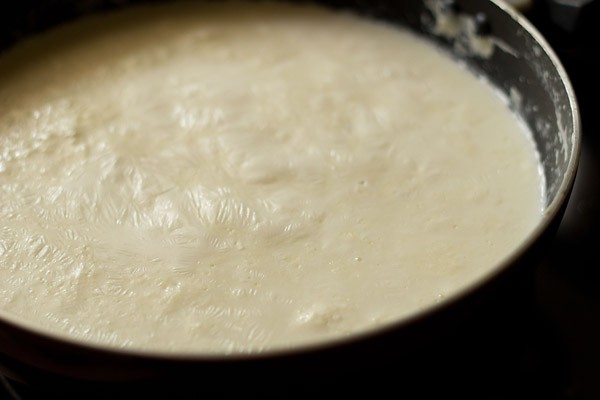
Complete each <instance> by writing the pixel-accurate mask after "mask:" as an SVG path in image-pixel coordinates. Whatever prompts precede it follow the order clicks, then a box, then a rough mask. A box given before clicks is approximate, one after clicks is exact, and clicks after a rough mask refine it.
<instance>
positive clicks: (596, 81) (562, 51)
mask: <svg viewBox="0 0 600 400" xmlns="http://www.w3.org/2000/svg"><path fill="white" fill-rule="evenodd" d="M560 3H561V1H557V0H543V1H541V0H538V1H535V2H534V3H533V6H532V7H531V8H530V9H529V10H526V11H525V15H526V16H527V17H528V18H529V20H530V21H531V22H532V23H533V24H534V25H535V26H536V27H537V28H538V30H540V32H541V33H542V34H543V35H544V36H545V37H546V39H547V40H548V42H549V43H550V45H551V46H552V47H553V48H554V50H555V51H556V53H557V55H558V56H559V58H560V60H561V61H562V63H563V65H564V66H565V68H566V70H567V73H568V74H569V76H570V78H571V82H572V84H573V86H574V88H575V93H576V96H577V99H578V103H579V106H580V110H581V119H582V134H583V141H582V143H583V148H582V154H581V161H580V167H579V171H578V175H577V178H576V181H575V187H574V189H573V193H572V196H571V200H570V202H569V205H568V208H567V211H566V214H565V216H564V218H563V221H562V224H561V226H560V228H559V230H558V233H557V236H556V238H555V241H554V245H553V246H552V247H551V249H550V252H549V254H548V255H547V256H546V257H545V259H544V260H543V261H542V264H541V265H540V267H539V269H538V272H537V275H536V304H537V308H538V312H539V323H538V328H539V330H540V332H538V334H539V335H540V337H539V338H538V340H539V341H538V342H537V346H539V347H536V344H535V343H534V344H533V345H532V347H531V354H529V355H528V357H529V361H531V362H532V363H533V364H535V363H536V362H538V363H540V364H542V363H544V362H546V363H549V364H552V360H553V359H556V358H558V359H561V360H562V362H561V363H560V364H559V366H558V367H559V371H558V373H557V371H556V368H553V371H547V370H546V369H545V365H537V366H536V365H533V366H532V367H533V371H534V374H535V373H537V374H538V375H540V376H539V378H541V380H545V381H546V382H547V383H549V381H550V380H551V379H557V380H558V381H557V382H553V384H554V385H556V391H555V393H553V394H552V396H553V397H554V398H557V399H577V400H579V399H581V400H583V399H586V400H587V399H590V400H592V399H595V400H597V399H600V263H599V262H598V255H599V251H600V241H599V240H598V237H599V235H598V234H597V232H598V230H599V229H600V209H599V207H600V112H599V111H600V109H599V108H598V104H599V103H598V102H597V96H598V93H600V78H599V74H600V54H599V50H600V46H599V44H598V43H599V42H598V40H600V1H598V0H592V1H588V2H587V3H586V4H585V5H584V6H582V7H577V4H576V3H577V1H576V0H566V1H565V0H563V1H562V3H571V7H568V6H567V7H564V6H563V7H562V8H561V7H560ZM544 341H546V343H545V345H546V346H547V347H546V348H544V347H543V344H542V343H544ZM536 352H537V353H536ZM536 357H537V358H536Z"/></svg>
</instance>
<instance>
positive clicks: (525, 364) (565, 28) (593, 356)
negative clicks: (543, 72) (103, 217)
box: [0, 0, 600, 400]
mask: <svg viewBox="0 0 600 400" xmlns="http://www.w3.org/2000/svg"><path fill="white" fill-rule="evenodd" d="M561 2H562V3H571V4H576V3H585V5H584V6H583V8H582V9H581V10H580V11H581V12H580V13H579V14H578V17H577V18H575V17H574V15H569V10H564V9H563V10H560V11H559V12H558V13H556V14H552V12H551V11H550V5H555V4H557V3H561ZM570 11H573V10H570ZM524 13H525V15H526V17H527V18H528V19H529V20H530V21H531V22H532V23H533V24H534V25H535V26H536V27H537V28H538V29H539V30H540V32H541V33H542V34H543V35H544V36H545V37H546V39H547V40H548V42H549V43H550V45H551V46H552V47H553V48H554V50H555V51H556V53H557V54H558V56H559V58H560V59H561V61H562V63H563V65H564V66H565V68H566V70H567V73H568V74H569V76H570V78H571V81H572V83H573V86H574V88H575V93H576V96H577V99H578V102H579V105H580V109H581V117H582V130H583V149H582V156H581V164H580V168H579V172H578V176H577V179H576V181H575V187H574V190H573V194H572V196H571V200H570V202H569V206H568V208H567V211H566V214H565V216H564V218H563V221H562V224H561V226H560V228H559V230H558V233H557V236H556V238H555V241H554V245H553V246H552V247H551V248H550V251H549V253H548V254H547V256H546V257H545V258H544V259H543V261H542V262H541V264H540V265H539V268H538V271H537V275H536V277H537V278H536V307H537V309H536V311H535V312H534V315H532V318H531V325H530V330H529V331H527V332H523V341H522V343H521V345H520V346H519V347H518V348H516V349H515V354H516V357H514V370H513V371H511V372H510V373H507V374H506V377H505V383H506V385H505V386H494V387H488V388H486V390H485V391H484V392H482V393H481V396H480V398H481V399H520V398H528V399H529V398H539V399H544V400H549V399H557V400H559V399H560V400H562V399H564V400H598V399H600V263H599V262H598V256H599V251H600V241H598V240H597V239H596V237H597V235H596V231H597V230H600V184H599V183H600V115H598V114H597V111H596V109H595V107H596V103H595V96H596V94H597V93H600V77H599V74H600V46H598V41H597V40H598V38H600V0H537V1H534V2H533V5H532V7H531V8H529V9H528V10H525V11H524ZM482 367H485V366H482ZM7 383H8V382H6V380H5V379H3V380H2V381H0V399H5V398H6V399H21V400H28V399H38V398H46V396H45V395H44V391H43V388H30V387H24V386H20V385H18V384H15V383H12V382H11V383H10V384H9V385H10V387H7ZM448 394H449V395H450V393H448Z"/></svg>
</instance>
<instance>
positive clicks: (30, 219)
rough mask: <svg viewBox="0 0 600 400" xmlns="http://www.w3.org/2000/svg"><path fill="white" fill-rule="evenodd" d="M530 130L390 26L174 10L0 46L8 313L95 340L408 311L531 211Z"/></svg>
mask: <svg viewBox="0 0 600 400" xmlns="http://www.w3.org/2000/svg"><path fill="white" fill-rule="evenodd" d="M541 188H542V183H541V177H540V173H539V167H538V158H537V154H536V152H535V149H534V146H533V143H532V140H531V138H530V135H529V133H528V132H527V131H526V130H525V128H524V127H523V125H522V124H521V123H520V122H519V120H518V119H517V118H516V117H515V116H514V115H513V114H512V113H511V112H510V110H509V109H508V107H507V104H506V102H505V101H504V99H503V98H501V97H500V96H499V95H498V94H497V93H496V92H495V90H494V89H493V88H492V87H491V86H490V85H488V84H487V83H486V82H484V81H482V80H481V79H478V78H477V77H476V76H474V75H473V74H472V73H470V72H469V71H467V70H466V69H465V68H464V67H463V66H461V65H460V64H458V63H456V62H455V61H453V60H451V59H450V58H449V57H448V56H447V55H445V54H443V53H442V52H440V51H439V50H438V49H436V48H435V47H433V46H432V45H431V44H429V43H427V42H425V41H423V40H422V39H419V38H417V37H416V36H414V35H413V34H410V33H408V32H405V31H404V30H401V29H400V28H394V27H391V26H387V25H383V24H379V23H375V22H373V21H369V20H367V19H361V18H359V17H356V16H352V15H350V14H346V13H336V12H331V11H327V10H324V9H320V8H316V7H314V6H287V5H274V4H268V3H265V4H263V3H261V4H253V5H244V4H243V3H225V4H223V3H220V4H212V5H203V6H202V5H191V4H183V5H169V6H166V5H164V6H154V7H148V8H137V9H131V10H129V11H122V12H119V13H116V14H111V15H106V16H98V17H94V18H92V19H88V20H85V21H82V22H78V23H76V24H72V25H69V26H66V27H63V28H61V29H59V30H57V31H55V32H51V33H46V34H45V35H44V36H42V37H39V38H37V39H35V40H32V41H30V42H27V43H23V44H22V45H21V46H20V47H18V48H15V49H13V50H12V51H11V52H9V53H8V54H5V55H3V57H2V58H1V61H0V199H1V201H0V309H1V310H2V313H3V314H4V315H6V316H8V317H10V318H13V319H14V318H16V319H18V320H20V321H23V323H26V324H29V325H30V326H39V327H42V328H43V329H46V330H48V331H51V332H54V333H57V334H60V335H68V336H70V337H74V338H78V339H81V340H85V341H91V342H94V343H100V344H103V345H110V346H119V347H130V348H135V349H151V350H155V351H176V352H179V351H192V352H198V353H205V352H206V353H236V352H252V351H263V350H268V349H274V348H282V347H288V346H296V345H300V344H304V343H313V342H315V341H318V340H322V339H329V338H334V337H340V336H345V335H350V334H353V333H356V332H359V331H363V330H366V329H372V328H373V327H377V326H380V325H382V324H387V323H390V322H392V321H395V320H398V319H401V318H404V317H407V316H411V315H414V314H415V313H417V312H419V311H420V310H423V309H427V308H428V307H431V306H432V305H434V304H436V303H438V302H440V301H443V300H444V299H445V298H448V297H451V296H453V295H454V294H456V293H457V292H458V291H460V290H461V289H463V288H465V287H466V286H468V285H470V284H472V283H474V282H475V281H476V280H477V279H480V278H481V277H483V276H485V275H486V274H488V273H490V271H492V270H493V269H494V268H496V267H497V265H498V263H499V262H501V261H502V260H503V259H504V257H506V256H507V254H509V253H510V252H511V251H513V250H514V249H515V247H516V246H518V244H519V243H520V242H521V241H522V240H523V239H524V238H525V237H526V236H527V235H528V234H529V233H530V232H531V230H532V229H533V227H534V226H535V225H536V223H537V222H538V221H539V219H540V216H541V209H542V198H543V193H542V189H541Z"/></svg>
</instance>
